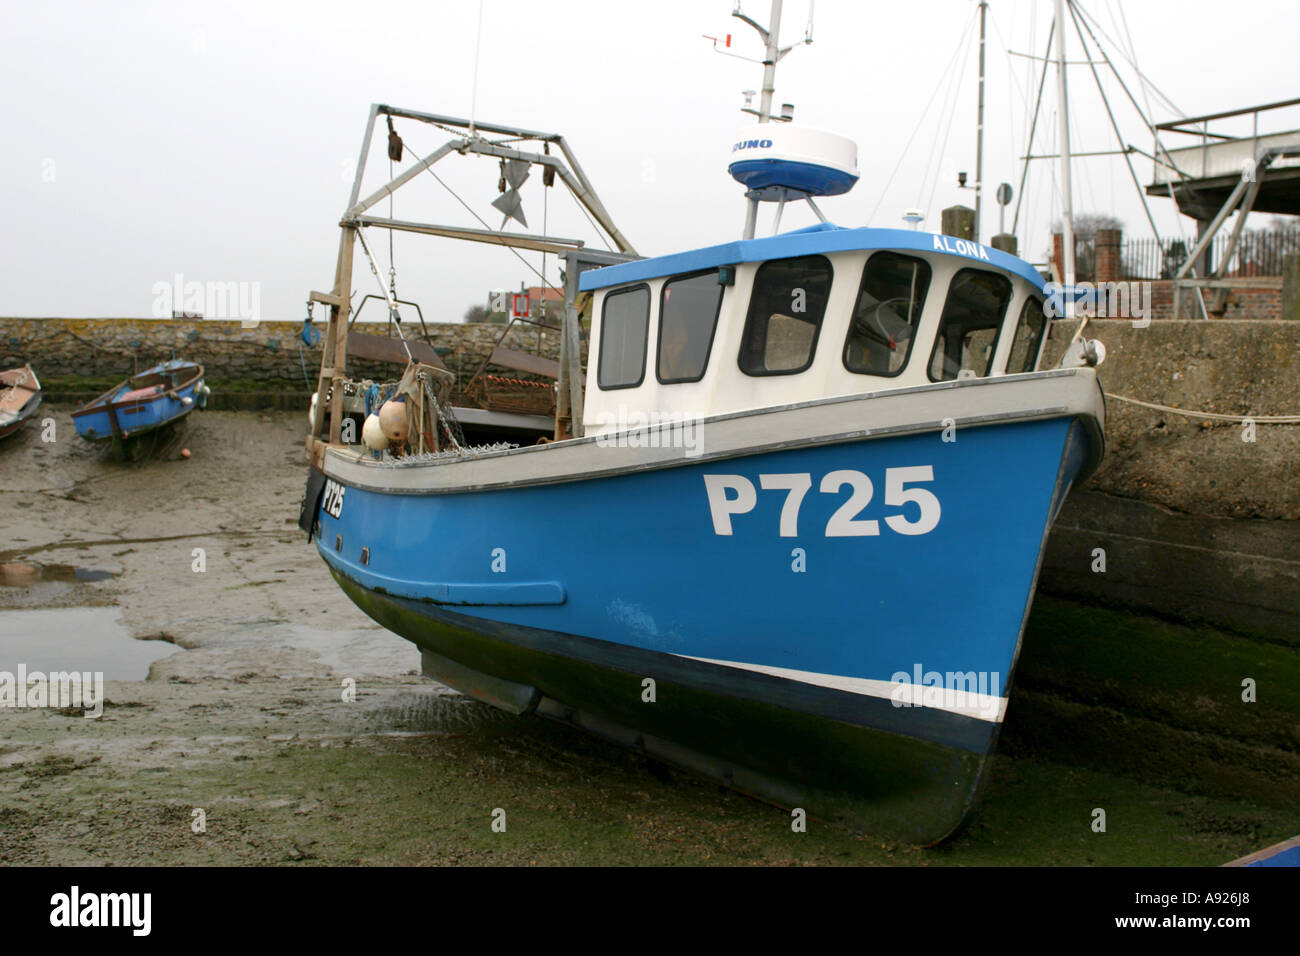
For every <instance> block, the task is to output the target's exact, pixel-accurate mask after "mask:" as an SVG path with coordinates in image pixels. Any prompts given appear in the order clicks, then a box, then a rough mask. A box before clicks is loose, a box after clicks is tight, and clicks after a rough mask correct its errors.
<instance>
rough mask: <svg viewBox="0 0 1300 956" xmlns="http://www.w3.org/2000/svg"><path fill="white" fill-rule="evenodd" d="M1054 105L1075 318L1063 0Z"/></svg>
mask: <svg viewBox="0 0 1300 956" xmlns="http://www.w3.org/2000/svg"><path fill="white" fill-rule="evenodd" d="M1056 79H1057V82H1056V108H1057V113H1058V114H1059V115H1058V119H1057V122H1058V126H1059V128H1060V134H1061V148H1060V154H1061V155H1060V159H1061V220H1062V228H1061V231H1062V236H1061V239H1062V242H1063V245H1064V247H1065V248H1064V250H1063V251H1062V257H1063V259H1064V262H1063V263H1062V270H1063V271H1064V273H1065V275H1064V276H1062V279H1063V280H1064V282H1065V294H1064V298H1065V317H1066V318H1067V319H1073V318H1074V206H1073V200H1072V199H1071V192H1070V114H1069V112H1068V109H1067V107H1068V104H1069V96H1068V95H1067V93H1066V86H1065V0H1056Z"/></svg>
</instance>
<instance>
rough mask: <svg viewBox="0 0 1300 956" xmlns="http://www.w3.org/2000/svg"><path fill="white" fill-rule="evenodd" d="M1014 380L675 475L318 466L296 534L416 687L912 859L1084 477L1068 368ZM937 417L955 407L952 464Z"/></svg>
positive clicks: (979, 770)
mask: <svg viewBox="0 0 1300 956" xmlns="http://www.w3.org/2000/svg"><path fill="white" fill-rule="evenodd" d="M1018 378H1019V379H1020V381H1015V380H1011V379H1008V378H1004V379H1003V380H1001V382H996V381H985V382H980V383H971V384H966V383H960V384H959V385H958V386H957V388H960V389H962V391H961V392H958V391H957V389H955V388H953V387H952V386H934V387H930V388H928V389H920V390H904V391H913V392H914V393H917V392H919V393H924V394H911V395H900V396H896V399H897V401H894V400H886V399H884V396H871V397H867V398H863V399H860V400H856V401H854V400H847V401H845V400H839V401H829V402H818V403H809V405H808V406H805V407H790V408H787V409H778V410H772V411H765V412H762V413H754V414H748V415H739V416H733V417H732V418H731V419H730V420H728V421H718V422H716V423H714V424H713V426H712V427H713V431H712V432H710V433H709V434H710V435H714V436H716V437H715V439H714V440H710V441H709V442H708V444H707V448H708V451H705V452H703V453H702V454H701V455H700V457H699V458H698V459H697V460H692V459H691V458H689V457H684V456H682V455H680V454H678V455H677V457H676V458H673V457H672V453H671V452H664V451H663V450H662V449H660V450H643V451H640V452H638V449H637V448H636V447H632V448H595V447H593V446H592V444H591V442H590V440H586V439H584V440H581V441H578V442H571V443H566V444H567V445H568V447H567V448H566V447H563V446H561V445H554V446H551V447H549V448H545V449H538V450H535V451H534V450H527V455H528V457H527V458H526V459H525V458H524V457H523V456H519V455H518V453H508V454H512V455H516V461H514V462H509V461H504V460H503V461H502V462H501V463H499V464H498V465H497V466H496V467H494V466H493V463H492V462H490V461H487V460H484V461H479V462H470V463H455V464H450V465H447V464H442V463H426V464H423V465H414V466H410V467H391V466H390V467H382V466H379V465H377V464H376V463H373V462H367V461H365V460H364V459H362V458H360V457H357V458H356V459H355V460H352V461H348V462H345V461H343V456H337V457H338V459H339V460H338V461H337V463H335V461H334V459H335V458H336V453H331V455H330V456H328V457H327V460H326V461H325V462H324V470H323V472H321V473H318V474H317V475H316V476H315V481H314V489H315V490H314V493H313V490H312V489H313V485H312V484H309V491H308V502H307V506H306V509H305V512H304V516H305V520H306V524H307V526H308V527H310V528H311V529H312V530H313V531H314V532H315V533H316V535H317V538H318V543H317V547H318V549H319V551H320V554H321V555H322V557H323V558H324V559H325V561H326V563H327V564H328V565H329V567H330V570H331V572H332V574H333V575H334V577H335V578H336V580H337V581H338V582H339V584H340V585H341V586H342V588H343V589H344V591H345V592H346V593H347V594H348V596H349V597H350V598H351V599H352V600H353V601H354V602H355V603H356V604H357V605H358V606H359V607H360V608H361V609H362V610H364V611H365V612H366V613H367V614H369V615H370V616H371V617H372V618H374V619H375V620H376V621H378V622H379V623H380V624H382V625H384V626H385V627H387V628H389V629H390V630H392V631H394V632H395V633H397V634H400V635H401V636H403V637H405V638H407V639H408V640H411V641H413V642H414V643H416V644H417V645H418V646H419V647H420V648H421V649H422V651H423V652H424V658H425V667H426V671H427V672H429V673H431V675H432V676H435V677H437V678H438V679H440V680H443V681H444V682H446V683H449V684H451V685H452V686H455V687H458V688H460V689H462V690H464V691H466V692H467V693H470V694H473V695H474V696H477V697H480V698H482V699H484V700H487V701H489V702H491V703H494V704H496V705H497V706H504V707H505V708H506V709H509V710H512V711H514V712H516V713H526V712H536V713H539V714H541V715H543V716H549V717H553V718H556V719H561V720H567V721H570V722H572V723H574V724H577V725H579V726H583V727H585V728H586V729H589V730H592V731H593V732H596V733H598V734H601V735H602V736H606V737H609V738H611V739H614V740H619V741H620V742H623V743H626V744H629V745H632V746H636V747H640V748H642V749H644V750H646V751H647V752H650V753H653V754H656V755H658V756H660V757H663V758H664V759H667V760H670V761H673V762H675V763H679V764H683V765H686V766H689V767H692V768H694V769H697V770H699V771H701V772H704V773H707V774H709V775H711V776H713V777H716V778H717V779H719V780H722V781H723V782H725V783H727V784H729V785H731V786H733V787H735V788H737V789H739V790H742V791H745V792H748V793H752V794H754V795H757V796H760V797H763V798H765V799H768V800H771V801H773V802H776V803H778V804H781V805H783V806H789V807H802V808H804V809H805V810H806V811H807V812H808V813H809V814H812V815H815V816H820V817H823V818H831V819H838V820H842V821H844V822H847V823H849V824H851V825H855V826H858V827H861V828H863V829H866V830H869V831H870V832H873V833H876V834H879V835H881V836H885V837H889V838H894V839H900V840H906V841H909V842H913V843H917V844H931V843H935V842H938V841H940V840H942V839H944V838H945V837H947V836H948V835H950V834H951V833H952V832H954V831H955V830H956V829H957V828H958V827H959V826H960V825H961V823H962V821H963V820H964V819H965V817H966V815H967V814H968V812H969V811H970V809H971V807H972V806H973V805H974V803H975V800H976V798H977V796H978V793H979V789H980V786H981V783H982V780H983V777H984V772H985V768H986V766H987V758H988V757H989V756H990V755H991V753H992V752H993V748H994V745H995V743H996V739H997V733H998V730H999V729H1000V727H1001V724H1002V719H1003V716H1004V714H1005V707H1006V700H1007V694H1008V692H1009V686H1010V681H1011V674H1012V671H1013V669H1014V664H1015V660H1016V657H1017V655H1018V653H1019V647H1020V639H1021V634H1022V632H1023V626H1024V621H1025V618H1026V617H1027V615H1028V611H1029V605H1030V601H1031V599H1032V595H1033V589H1034V585H1035V582H1036V579H1037V573H1038V567H1039V562H1040V560H1041V555H1042V550H1043V544H1044V541H1045V539H1046V535H1047V531H1048V529H1049V528H1050V526H1051V522H1052V520H1053V518H1054V517H1055V515H1056V513H1057V511H1058V510H1059V508H1060V506H1061V503H1062V501H1063V500H1064V496H1065V494H1066V492H1067V491H1068V489H1069V487H1070V485H1071V484H1072V483H1073V482H1074V481H1075V480H1076V479H1077V478H1078V476H1079V475H1081V474H1082V473H1084V472H1085V471H1086V470H1090V469H1091V467H1093V465H1094V464H1095V462H1096V460H1097V459H1098V458H1099V456H1100V453H1101V441H1102V439H1101V425H1100V422H1101V417H1102V412H1101V397H1100V391H1099V389H1098V388H1097V386H1096V381H1095V376H1093V375H1092V374H1091V371H1090V370H1087V371H1086V372H1085V371H1084V370H1079V371H1078V372H1077V373H1076V372H1071V373H1065V374H1063V373H1048V374H1047V375H1045V376H1022V377H1018ZM1025 379H1032V380H1037V383H1038V384H1037V385H1035V382H1034V381H1024V380H1025ZM1089 388H1090V389H1091V395H1089V393H1088V389H1089ZM1036 389H1037V391H1036ZM1071 393H1072V395H1073V397H1071ZM1032 394H1038V397H1039V398H1040V399H1041V400H1042V401H1041V402H1039V403H1038V404H1037V405H1035V404H1034V403H1033V402H1028V401H1026V395H1032ZM968 396H969V397H968ZM997 396H1002V397H1004V399H1005V402H1004V405H1005V407H1004V410H1003V412H998V411H997V410H996V406H997V404H998V402H997V401H993V402H992V404H990V402H989V399H992V398H996V397H997ZM981 402H982V403H983V406H982V407H981ZM931 406H933V407H934V408H938V409H942V408H947V409H948V410H950V411H951V410H953V409H962V410H963V413H964V414H961V415H958V416H956V418H955V419H954V418H952V417H949V420H950V421H958V422H959V424H958V425H957V426H956V429H955V435H954V436H950V437H955V439H956V440H947V439H945V438H944V434H945V429H944V427H943V426H942V425H941V424H939V423H940V422H942V421H943V420H944V416H941V415H935V416H934V417H930V416H929V414H928V412H929V409H930V407H931ZM1071 406H1074V408H1073V410H1071ZM895 408H909V409H911V410H912V412H911V413H910V414H911V416H912V417H911V419H910V421H909V422H902V421H896V422H892V423H891V421H890V419H891V417H892V415H893V411H892V410H893V409H895ZM796 421H797V423H798V425H799V427H798V428H791V425H793V424H794V423H795V422H796ZM853 422H856V423H857V426H858V427H857V428H856V430H851V429H850V430H846V429H845V427H844V426H845V425H846V424H847V423H853ZM868 422H870V423H871V426H872V427H868V428H863V427H862V425H863V424H864V423H868ZM792 434H793V435H803V436H807V437H804V438H800V439H798V440H793V439H791V438H790V436H791V435H792ZM782 436H784V438H785V440H784V442H782V441H781V440H780V438H781V437H782ZM746 449H747V450H748V453H745V451H746ZM520 451H521V452H524V451H526V450H523V449H521V450H520ZM602 454H603V455H607V456H608V457H607V458H602V457H601V456H602ZM566 456H567V457H566ZM656 456H658V457H657V458H656ZM564 461H568V462H569V465H568V466H566V467H567V469H568V480H563V479H562V478H560V477H558V476H557V475H552V476H550V477H548V476H547V475H546V474H545V470H546V467H549V466H551V465H556V463H562V462H564ZM601 462H605V463H607V464H608V465H609V466H610V468H609V471H608V472H607V473H604V474H602V473H601V472H600V470H599V463H601ZM466 465H468V466H469V467H468V468H466V467H465V466H466ZM557 467H558V465H557ZM918 468H921V469H926V470H928V474H929V477H928V478H927V477H925V476H924V475H923V472H922V471H918V470H917V469H918ZM456 469H462V471H461V472H460V474H462V475H463V477H462V478H461V479H460V483H459V484H457V483H456V481H455V479H454V476H455V475H456V474H457V472H456ZM563 470H565V469H564V468H561V471H563ZM900 471H901V472H902V476H901V477H902V478H905V479H907V480H906V481H904V480H900V475H899V472H900ZM530 472H531V476H530ZM493 475H496V476H498V477H500V478H502V480H503V481H504V476H506V475H511V476H513V478H514V482H513V484H512V483H510V482H505V483H503V484H499V485H494V483H493V480H492V476H493ZM864 478H865V479H866V480H865V481H864V480H863V479H864ZM437 482H449V484H443V485H442V486H441V487H437V488H435V487H433V484H436V483H437ZM872 483H874V485H875V488H874V489H873V488H872ZM327 484H328V487H326V485H327ZM520 485H522V487H521V486H520ZM719 485H721V486H722V488H723V490H722V491H721V492H719V491H718V486H719ZM422 486H423V487H422ZM792 486H793V487H794V488H795V489H799V488H802V493H801V494H799V495H796V494H795V493H792V492H791V488H792ZM710 487H713V491H712V492H710V490H709V489H710ZM737 489H739V490H737ZM746 489H749V490H750V491H754V494H753V495H752V496H751V495H750V493H749V491H747V490H746ZM917 489H923V490H917ZM732 491H734V492H735V494H734V496H733V495H732V494H731V492H732ZM873 493H874V498H873ZM927 495H928V496H929V498H931V499H933V501H929V500H927ZM751 497H752V499H753V500H752V501H751V500H750V499H751ZM796 497H798V498H799V501H798V503H793V502H794V501H795V498H796ZM882 502H883V504H882ZM792 503H793V504H792ZM936 505H937V508H938V510H937V511H936V510H935V508H936Z"/></svg>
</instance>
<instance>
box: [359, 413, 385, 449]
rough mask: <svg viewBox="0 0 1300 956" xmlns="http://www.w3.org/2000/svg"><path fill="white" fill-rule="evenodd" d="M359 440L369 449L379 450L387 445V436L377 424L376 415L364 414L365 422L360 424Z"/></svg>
mask: <svg viewBox="0 0 1300 956" xmlns="http://www.w3.org/2000/svg"><path fill="white" fill-rule="evenodd" d="M361 441H362V442H363V443H364V444H365V446H366V447H367V448H369V449H370V450H371V451H380V450H382V449H384V448H387V447H388V437H387V436H386V435H385V434H384V429H383V427H382V426H381V425H380V424H379V416H378V415H367V416H366V421H365V424H364V425H362V426H361Z"/></svg>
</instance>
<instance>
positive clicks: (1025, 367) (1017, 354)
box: [1007, 296, 1047, 375]
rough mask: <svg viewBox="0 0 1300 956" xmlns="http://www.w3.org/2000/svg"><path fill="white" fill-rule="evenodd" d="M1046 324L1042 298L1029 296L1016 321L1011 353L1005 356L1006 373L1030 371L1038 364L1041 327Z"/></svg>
mask: <svg viewBox="0 0 1300 956" xmlns="http://www.w3.org/2000/svg"><path fill="white" fill-rule="evenodd" d="M1046 324H1047V315H1046V313H1044V312H1043V300H1042V299H1039V298H1035V297H1032V296H1031V297H1030V298H1029V299H1027V300H1026V301H1025V305H1024V308H1022V309H1021V310H1020V321H1019V322H1017V323H1016V337H1015V338H1014V339H1012V341H1011V354H1010V355H1009V356H1008V357H1007V374H1009V375H1015V374H1017V373H1020V372H1032V371H1033V370H1034V368H1035V366H1037V365H1038V353H1039V352H1040V351H1042V348H1043V327H1044V326H1045V325H1046Z"/></svg>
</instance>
